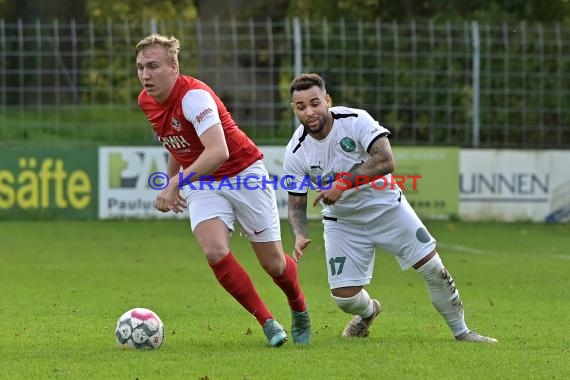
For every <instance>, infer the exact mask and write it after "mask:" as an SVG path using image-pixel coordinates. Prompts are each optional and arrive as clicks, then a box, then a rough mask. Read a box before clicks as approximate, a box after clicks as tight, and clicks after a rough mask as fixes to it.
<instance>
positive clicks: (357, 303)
mask: <svg viewBox="0 0 570 380" xmlns="http://www.w3.org/2000/svg"><path fill="white" fill-rule="evenodd" d="M331 297H332V298H333V299H334V302H336V304H337V306H338V307H339V308H340V309H341V310H342V311H344V312H345V313H348V314H353V315H360V316H361V317H362V318H367V317H369V316H371V315H372V312H373V311H374V305H373V303H372V302H370V296H369V295H368V292H367V291H366V290H364V289H362V290H361V291H360V292H358V293H357V294H355V295H354V296H352V297H349V298H341V297H335V296H333V295H332V294H331Z"/></svg>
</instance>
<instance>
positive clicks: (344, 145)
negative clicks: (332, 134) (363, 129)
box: [340, 137, 356, 152]
mask: <svg viewBox="0 0 570 380" xmlns="http://www.w3.org/2000/svg"><path fill="white" fill-rule="evenodd" d="M340 147H341V149H342V150H344V151H345V152H354V149H356V143H355V142H354V140H353V139H351V138H350V137H344V138H343V139H342V140H340Z"/></svg>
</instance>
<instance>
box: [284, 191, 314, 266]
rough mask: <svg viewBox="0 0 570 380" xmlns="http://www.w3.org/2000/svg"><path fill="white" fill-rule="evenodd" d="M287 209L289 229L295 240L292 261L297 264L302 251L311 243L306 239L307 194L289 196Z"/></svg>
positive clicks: (307, 230)
mask: <svg viewBox="0 0 570 380" xmlns="http://www.w3.org/2000/svg"><path fill="white" fill-rule="evenodd" d="M287 207H288V220H289V227H290V228H291V232H292V233H293V238H294V240H295V248H294V250H293V260H294V261H295V262H297V263H298V262H299V261H300V260H301V258H302V257H303V250H304V249H305V248H307V246H308V245H309V244H310V243H311V240H310V239H309V238H308V236H309V223H308V221H307V194H299V195H297V194H295V195H291V194H289V200H288V206H287Z"/></svg>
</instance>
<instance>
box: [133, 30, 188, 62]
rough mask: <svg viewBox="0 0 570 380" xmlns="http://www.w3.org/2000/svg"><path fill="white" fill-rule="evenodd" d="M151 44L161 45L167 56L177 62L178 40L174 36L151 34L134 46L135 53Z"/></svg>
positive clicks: (151, 45)
mask: <svg viewBox="0 0 570 380" xmlns="http://www.w3.org/2000/svg"><path fill="white" fill-rule="evenodd" d="M153 46H161V47H163V48H164V49H166V51H167V52H168V57H169V58H170V59H172V61H173V62H175V63H178V52H179V51H180V41H178V39H177V38H176V37H174V36H170V37H168V36H163V35H161V34H151V35H150V36H146V37H145V38H143V39H142V40H140V41H139V43H138V44H137V46H136V48H135V53H136V54H137V55H138V54H139V52H140V51H141V50H144V49H146V48H150V47H153Z"/></svg>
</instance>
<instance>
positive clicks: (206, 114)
mask: <svg viewBox="0 0 570 380" xmlns="http://www.w3.org/2000/svg"><path fill="white" fill-rule="evenodd" d="M182 112H184V117H185V118H186V120H188V121H189V122H190V123H192V125H193V126H194V128H195V129H196V133H197V134H198V136H201V135H202V133H204V132H206V130H207V129H208V128H210V127H211V126H213V125H216V124H220V123H221V121H220V115H219V114H218V107H217V106H216V102H215V100H214V98H212V95H210V94H209V93H208V91H205V90H202V89H196V90H189V91H188V92H187V93H186V95H184V97H183V98H182Z"/></svg>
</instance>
